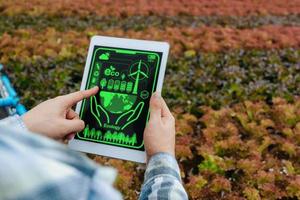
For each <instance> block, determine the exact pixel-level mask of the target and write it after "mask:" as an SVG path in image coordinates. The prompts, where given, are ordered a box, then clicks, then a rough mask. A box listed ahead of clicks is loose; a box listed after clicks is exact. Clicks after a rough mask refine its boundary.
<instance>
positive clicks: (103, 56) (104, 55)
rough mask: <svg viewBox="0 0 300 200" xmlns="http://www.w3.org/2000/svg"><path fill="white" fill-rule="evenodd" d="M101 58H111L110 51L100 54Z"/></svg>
mask: <svg viewBox="0 0 300 200" xmlns="http://www.w3.org/2000/svg"><path fill="white" fill-rule="evenodd" d="M99 59H100V60H108V59H109V53H103V54H101V55H100V56H99Z"/></svg>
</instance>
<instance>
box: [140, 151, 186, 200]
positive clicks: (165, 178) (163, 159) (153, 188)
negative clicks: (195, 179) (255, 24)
mask: <svg viewBox="0 0 300 200" xmlns="http://www.w3.org/2000/svg"><path fill="white" fill-rule="evenodd" d="M139 199H140V200H146V199H151V200H155V199H166V200H168V199H172V200H177V199H178V200H179V199H180V200H181V199H188V196H187V193H186V191H185V189H184V187H183V186H182V183H181V177H180V170H179V167H178V164H177V162H176V160H175V158H174V157H173V156H171V155H170V154H167V153H158V154H155V155H154V156H152V157H151V159H150V160H149V163H148V165H147V169H146V172H145V180H144V184H143V186H142V189H141V195H140V198H139Z"/></svg>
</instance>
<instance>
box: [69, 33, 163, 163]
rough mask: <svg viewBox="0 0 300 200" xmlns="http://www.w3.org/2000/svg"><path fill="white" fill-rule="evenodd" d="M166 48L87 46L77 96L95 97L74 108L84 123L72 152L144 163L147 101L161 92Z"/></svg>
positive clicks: (122, 42) (116, 41) (135, 43)
mask: <svg viewBox="0 0 300 200" xmlns="http://www.w3.org/2000/svg"><path fill="white" fill-rule="evenodd" d="M168 51H169V45H168V44H167V43H164V42H154V41H142V40H131V39H121V38H111V37H100V36H95V37H93V38H92V40H91V44H90V48H89V53H88V57H87V62H86V66H85V71H84V75H83V81H82V85H81V90H85V89H89V88H92V87H94V86H98V87H99V88H100V90H99V92H98V93H97V94H96V95H95V96H92V97H91V98H89V99H85V100H83V101H82V102H80V103H79V104H77V107H76V112H77V113H79V115H80V118H81V119H82V120H84V122H85V128H84V130H83V131H81V132H78V133H77V134H76V136H75V138H74V139H73V140H71V141H70V143H69V146H70V147H71V148H73V149H76V150H80V151H85V152H90V153H95V154H100V155H105V156H111V157H115V158H120V159H126V160H132V161H136V162H145V161H146V156H145V149H144V140H143V132H144V129H145V126H146V123H147V121H148V119H149V101H150V97H151V95H152V93H153V92H155V91H159V92H160V91H161V88H162V83H163V77H164V73H165V67H166V62H167V56H168Z"/></svg>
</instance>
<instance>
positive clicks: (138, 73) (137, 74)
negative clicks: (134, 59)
mask: <svg viewBox="0 0 300 200" xmlns="http://www.w3.org/2000/svg"><path fill="white" fill-rule="evenodd" d="M144 65H145V64H144ZM133 66H134V65H133ZM141 66H142V60H140V61H139V63H138V69H137V71H135V72H131V73H130V74H129V75H128V76H131V77H133V79H135V83H134V88H133V92H132V94H137V91H138V86H139V81H140V80H142V79H144V78H149V77H148V75H147V74H146V73H147V72H146V73H145V72H143V71H142V70H141ZM145 66H146V67H147V65H145ZM140 76H143V77H142V78H141V77H140Z"/></svg>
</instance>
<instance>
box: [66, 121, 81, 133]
mask: <svg viewBox="0 0 300 200" xmlns="http://www.w3.org/2000/svg"><path fill="white" fill-rule="evenodd" d="M64 127H65V132H66V134H69V133H74V132H79V131H82V130H83V129H84V127H85V124H84V121H83V120H81V119H72V120H68V119H66V120H65V122H64Z"/></svg>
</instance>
